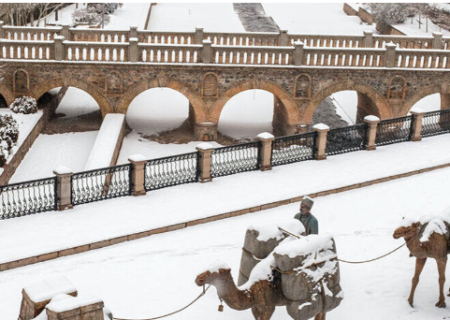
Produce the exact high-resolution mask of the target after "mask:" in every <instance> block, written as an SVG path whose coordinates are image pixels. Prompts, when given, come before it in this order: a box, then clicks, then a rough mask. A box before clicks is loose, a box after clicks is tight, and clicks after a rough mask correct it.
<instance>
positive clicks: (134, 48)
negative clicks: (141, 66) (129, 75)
mask: <svg viewBox="0 0 450 320" xmlns="http://www.w3.org/2000/svg"><path fill="white" fill-rule="evenodd" d="M128 41H129V47H128V59H129V60H130V62H137V61H138V58H139V48H138V41H139V40H138V38H130V39H129V40H128Z"/></svg>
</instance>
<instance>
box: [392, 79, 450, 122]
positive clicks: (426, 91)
mask: <svg viewBox="0 0 450 320" xmlns="http://www.w3.org/2000/svg"><path fill="white" fill-rule="evenodd" d="M435 93H442V94H450V90H449V89H448V88H442V87H441V86H439V85H435V86H430V87H424V88H420V90H419V91H418V92H416V93H415V94H414V95H412V96H411V97H410V98H408V99H407V100H406V101H405V104H404V105H403V107H402V108H401V109H400V114H399V116H400V117H401V116H406V115H407V114H408V112H409V111H410V110H411V108H412V107H414V105H415V104H416V103H417V102H419V100H421V99H423V98H425V97H426V96H429V95H432V94H435Z"/></svg>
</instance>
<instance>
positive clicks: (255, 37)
mask: <svg viewBox="0 0 450 320" xmlns="http://www.w3.org/2000/svg"><path fill="white" fill-rule="evenodd" d="M203 37H204V39H205V40H210V41H211V43H212V44H214V45H220V46H278V45H280V44H279V42H278V37H279V33H273V32H270V33H269V32H245V33H218V32H205V33H204V34H203Z"/></svg>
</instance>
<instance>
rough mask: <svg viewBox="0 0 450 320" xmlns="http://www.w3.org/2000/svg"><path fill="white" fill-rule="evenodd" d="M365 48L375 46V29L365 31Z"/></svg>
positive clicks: (363, 44)
mask: <svg viewBox="0 0 450 320" xmlns="http://www.w3.org/2000/svg"><path fill="white" fill-rule="evenodd" d="M362 46H363V48H373V31H372V30H366V31H364V38H363V43H362Z"/></svg>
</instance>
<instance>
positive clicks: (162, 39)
mask: <svg viewBox="0 0 450 320" xmlns="http://www.w3.org/2000/svg"><path fill="white" fill-rule="evenodd" d="M138 39H139V42H141V43H147V44H171V45H191V44H194V33H193V32H170V31H168V32H164V31H157V32H154V31H151V32H150V31H139V32H138Z"/></svg>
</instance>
